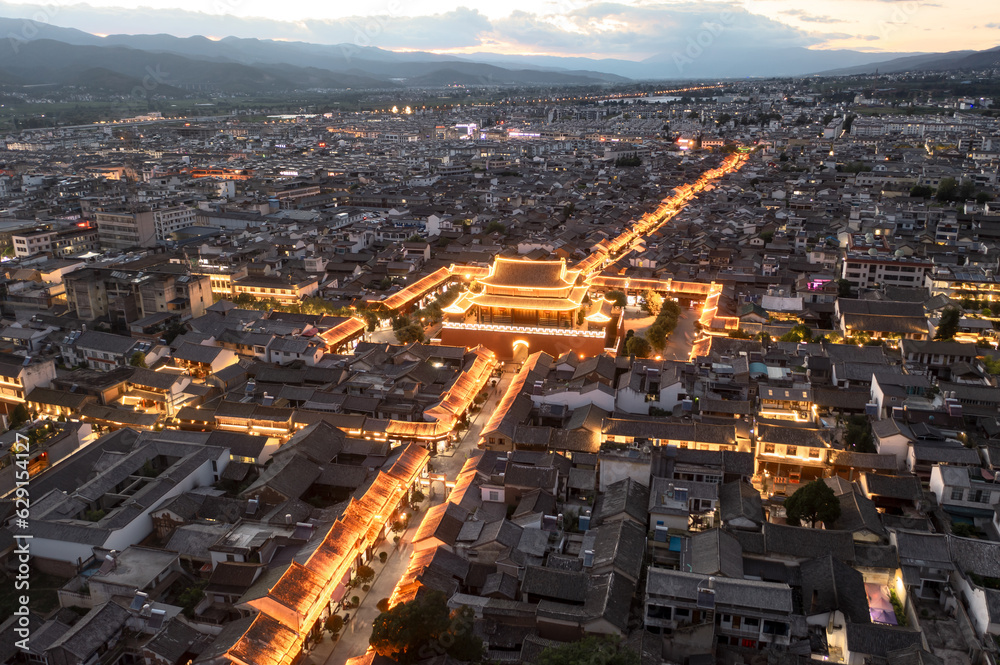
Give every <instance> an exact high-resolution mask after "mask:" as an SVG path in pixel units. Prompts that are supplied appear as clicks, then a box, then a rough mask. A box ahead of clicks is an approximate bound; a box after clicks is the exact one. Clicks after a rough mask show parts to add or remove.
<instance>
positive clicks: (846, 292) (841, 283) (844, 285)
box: [837, 279, 853, 298]
mask: <svg viewBox="0 0 1000 665" xmlns="http://www.w3.org/2000/svg"><path fill="white" fill-rule="evenodd" d="M852 288H853V285H852V284H851V283H850V282H849V281H847V280H846V279H838V280H837V297H838V298H850V297H851V289H852Z"/></svg>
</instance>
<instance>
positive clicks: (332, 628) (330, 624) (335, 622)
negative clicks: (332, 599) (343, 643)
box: [323, 614, 344, 635]
mask: <svg viewBox="0 0 1000 665" xmlns="http://www.w3.org/2000/svg"><path fill="white" fill-rule="evenodd" d="M323 627H324V628H326V629H327V631H329V633H330V634H331V635H336V634H337V633H339V632H340V631H341V630H343V629H344V617H342V616H340V615H339V614H331V615H330V616H329V617H328V618H327V620H326V623H325V624H323Z"/></svg>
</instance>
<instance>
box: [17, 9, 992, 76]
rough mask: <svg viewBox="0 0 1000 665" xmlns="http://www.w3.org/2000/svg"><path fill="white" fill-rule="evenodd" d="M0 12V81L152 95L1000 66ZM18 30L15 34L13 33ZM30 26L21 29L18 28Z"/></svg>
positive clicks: (988, 58)
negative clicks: (147, 26)
mask: <svg viewBox="0 0 1000 665" xmlns="http://www.w3.org/2000/svg"><path fill="white" fill-rule="evenodd" d="M24 28H25V21H24V20H23V19H9V18H0V34H6V35H8V39H6V40H3V41H0V85H15V86H16V85H35V86H37V85H57V86H58V85H75V86H78V87H82V88H87V89H91V90H95V91H105V92H128V91H131V90H133V89H135V87H136V86H142V87H144V89H146V90H149V89H150V88H155V89H156V90H157V91H158V93H159V94H172V93H174V92H176V91H179V90H191V89H211V90H217V91H220V92H229V93H260V92H284V91H291V90H309V89H346V88H351V89H359V88H369V89H370V88H383V89H385V88H388V89H391V88H401V87H436V86H445V85H453V84H458V85H476V86H484V85H485V86H490V85H495V86H509V85H531V86H546V85H574V84H580V85H595V84H596V85H603V84H613V83H620V82H625V81H627V80H629V79H633V80H674V81H677V80H684V79H704V78H743V77H772V76H804V75H811V74H815V73H822V74H828V75H842V74H863V73H871V72H873V71H874V70H875V69H876V68H877V69H878V71H880V72H882V73H891V72H900V71H907V70H913V69H922V70H931V71H943V70H951V69H979V68H984V67H997V66H1000V48H996V49H991V50H988V51H957V52H953V53H930V54H928V53H921V54H907V53H864V52H859V51H849V50H836V51H833V50H831V51H824V50H814V49H806V48H800V47H792V48H768V47H763V46H762V47H758V48H755V49H739V50H738V51H737V50H735V49H733V48H731V47H727V46H726V45H725V44H722V43H720V44H716V45H713V46H712V47H711V48H706V49H704V51H703V52H702V53H699V54H697V57H690V54H674V53H661V54H658V55H655V56H652V57H650V58H647V59H645V60H642V61H630V60H621V59H592V58H578V57H559V56H524V55H507V54H500V53H489V52H483V53H476V54H471V55H464V56H461V57H460V56H455V55H441V54H435V53H429V52H405V53H401V52H394V51H389V50H384V49H380V48H376V47H358V46H354V45H351V44H333V45H325V44H311V43H306V42H287V41H275V40H266V39H247V38H237V37H226V38H224V39H219V40H214V39H208V38H206V37H201V36H194V37H184V38H181V37H175V36H172V35H167V34H153V35H109V36H106V37H101V36H97V35H93V34H90V33H87V32H83V31H81V30H76V29H73V28H64V27H59V26H55V25H50V24H45V23H36V22H32V23H31V28H32V29H31V30H30V32H27V34H26V31H25V29H24ZM22 36H23V37H22ZM28 36H30V38H28Z"/></svg>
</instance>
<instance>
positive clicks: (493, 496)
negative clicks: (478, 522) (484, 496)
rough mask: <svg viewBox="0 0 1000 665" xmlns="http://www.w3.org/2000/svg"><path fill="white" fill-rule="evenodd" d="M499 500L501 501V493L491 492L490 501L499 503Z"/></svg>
mask: <svg viewBox="0 0 1000 665" xmlns="http://www.w3.org/2000/svg"><path fill="white" fill-rule="evenodd" d="M499 500H500V492H498V491H496V490H490V501H499Z"/></svg>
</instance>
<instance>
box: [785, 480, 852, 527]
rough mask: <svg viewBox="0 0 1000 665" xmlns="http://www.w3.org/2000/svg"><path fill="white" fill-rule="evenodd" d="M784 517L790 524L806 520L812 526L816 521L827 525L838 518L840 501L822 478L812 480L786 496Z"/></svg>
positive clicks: (796, 524) (797, 524) (798, 523)
mask: <svg viewBox="0 0 1000 665" xmlns="http://www.w3.org/2000/svg"><path fill="white" fill-rule="evenodd" d="M785 517H786V519H787V520H788V523H789V524H791V525H792V526H799V525H800V524H801V523H802V522H803V521H806V522H809V524H810V526H813V527H815V526H816V523H817V522H823V523H824V524H825V525H826V526H828V527H829V526H830V525H831V524H833V523H834V522H836V521H837V520H838V519H839V518H840V502H839V501H838V500H837V495H836V494H834V492H833V489H831V488H830V486H829V485H827V484H826V483H824V482H823V481H822V480H814V481H812V482H811V483H809V484H808V485H805V486H803V487H800V488H799V489H797V490H796V491H795V494H793V495H791V496H790V497H788V499H787V500H786V501H785Z"/></svg>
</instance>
